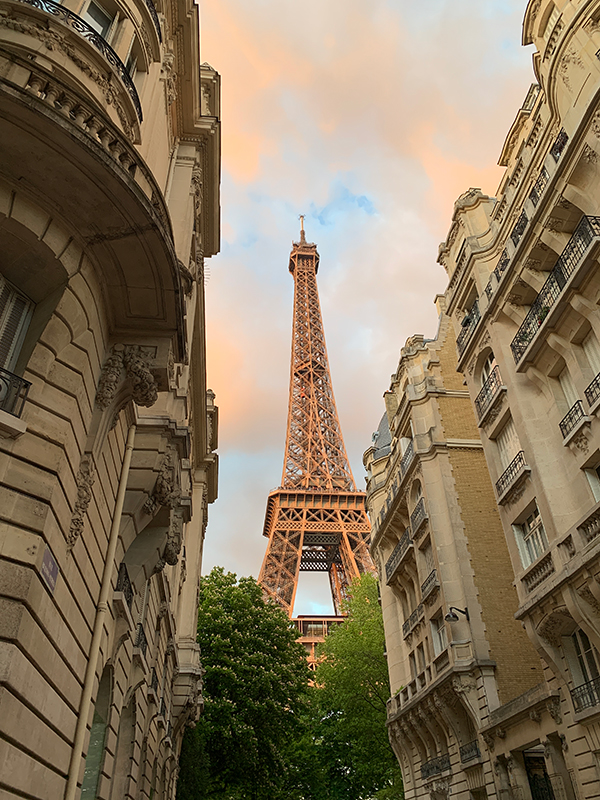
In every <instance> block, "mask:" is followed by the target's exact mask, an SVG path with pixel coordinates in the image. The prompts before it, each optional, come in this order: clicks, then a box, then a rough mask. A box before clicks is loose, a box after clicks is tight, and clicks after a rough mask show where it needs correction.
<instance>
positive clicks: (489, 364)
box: [481, 353, 496, 386]
mask: <svg viewBox="0 0 600 800" xmlns="http://www.w3.org/2000/svg"><path fill="white" fill-rule="evenodd" d="M495 366H496V357H495V355H494V354H493V353H490V354H489V356H488V357H487V358H486V360H485V361H484V362H483V367H482V368H481V385H482V386H483V384H484V383H485V382H486V381H487V379H488V378H489V377H490V375H491V372H492V370H493V369H494V367H495Z"/></svg>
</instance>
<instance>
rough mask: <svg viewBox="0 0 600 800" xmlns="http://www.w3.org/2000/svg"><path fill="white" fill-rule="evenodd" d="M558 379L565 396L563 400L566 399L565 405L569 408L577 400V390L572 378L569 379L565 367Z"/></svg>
mask: <svg viewBox="0 0 600 800" xmlns="http://www.w3.org/2000/svg"><path fill="white" fill-rule="evenodd" d="M558 380H559V381H560V386H561V389H562V390H563V394H564V396H565V400H566V401H567V405H568V406H569V408H571V407H572V406H574V405H575V403H576V402H577V401H578V400H579V398H578V397H577V392H576V390H575V386H574V385H573V380H572V379H571V375H570V373H569V370H568V369H567V367H565V368H564V369H563V371H562V372H561V373H560V375H559V376H558Z"/></svg>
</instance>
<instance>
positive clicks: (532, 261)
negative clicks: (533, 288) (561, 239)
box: [524, 258, 542, 273]
mask: <svg viewBox="0 0 600 800" xmlns="http://www.w3.org/2000/svg"><path fill="white" fill-rule="evenodd" d="M541 263H542V262H541V261H540V260H539V258H528V259H527V260H526V261H525V264H524V267H525V269H528V270H530V271H531V272H534V273H535V272H539V271H540V266H541Z"/></svg>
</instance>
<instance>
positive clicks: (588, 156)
mask: <svg viewBox="0 0 600 800" xmlns="http://www.w3.org/2000/svg"><path fill="white" fill-rule="evenodd" d="M597 135H598V134H596V136H597ZM583 160H584V161H586V162H587V163H588V164H597V163H598V153H597V152H596V151H595V150H594V148H593V147H590V146H589V144H586V145H585V146H584V148H583Z"/></svg>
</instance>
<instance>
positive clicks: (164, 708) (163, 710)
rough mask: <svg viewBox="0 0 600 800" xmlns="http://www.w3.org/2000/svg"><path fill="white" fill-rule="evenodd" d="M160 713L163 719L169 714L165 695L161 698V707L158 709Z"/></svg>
mask: <svg viewBox="0 0 600 800" xmlns="http://www.w3.org/2000/svg"><path fill="white" fill-rule="evenodd" d="M158 713H159V716H161V717H162V718H163V719H164V718H165V717H166V716H167V706H166V704H165V698H164V697H161V698H160V708H159V709H158Z"/></svg>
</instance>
